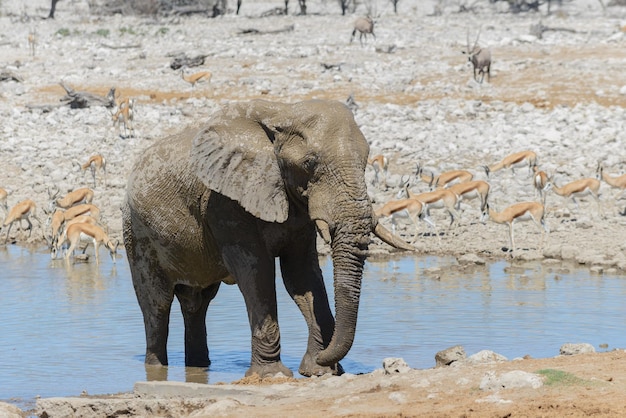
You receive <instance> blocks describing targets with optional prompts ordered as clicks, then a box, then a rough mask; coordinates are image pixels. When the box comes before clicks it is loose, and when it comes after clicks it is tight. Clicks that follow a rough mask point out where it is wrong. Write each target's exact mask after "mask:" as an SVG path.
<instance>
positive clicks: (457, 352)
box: [435, 345, 467, 367]
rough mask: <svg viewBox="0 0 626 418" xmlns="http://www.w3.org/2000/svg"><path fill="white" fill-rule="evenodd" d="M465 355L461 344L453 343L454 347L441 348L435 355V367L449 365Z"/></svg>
mask: <svg viewBox="0 0 626 418" xmlns="http://www.w3.org/2000/svg"><path fill="white" fill-rule="evenodd" d="M466 357H467V355H466V354H465V349H464V348H463V346H460V345H455V346H454V347H450V348H447V349H445V350H441V351H439V352H438V353H437V354H436V355H435V362H436V366H435V367H443V366H449V365H450V364H452V363H454V362H455V361H459V360H463V359H465V358H466Z"/></svg>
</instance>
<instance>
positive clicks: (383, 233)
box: [374, 223, 416, 251]
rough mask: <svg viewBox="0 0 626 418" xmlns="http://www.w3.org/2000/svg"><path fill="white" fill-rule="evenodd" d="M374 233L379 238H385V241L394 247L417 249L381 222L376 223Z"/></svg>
mask: <svg viewBox="0 0 626 418" xmlns="http://www.w3.org/2000/svg"><path fill="white" fill-rule="evenodd" d="M374 235H376V236H377V237H378V238H380V239H381V240H383V242H385V243H387V244H389V245H391V246H392V247H394V248H399V249H401V250H407V251H416V248H415V247H414V246H412V245H411V244H409V243H408V242H406V241H404V240H403V239H401V238H399V237H397V236H395V235H394V234H392V233H391V231H389V230H388V229H387V228H385V227H384V226H382V225H381V224H380V223H376V227H375V228H374Z"/></svg>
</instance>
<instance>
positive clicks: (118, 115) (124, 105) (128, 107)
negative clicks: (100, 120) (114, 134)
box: [111, 98, 135, 138]
mask: <svg viewBox="0 0 626 418" xmlns="http://www.w3.org/2000/svg"><path fill="white" fill-rule="evenodd" d="M120 119H121V120H122V124H123V125H124V136H122V133H121V130H122V128H121V126H120ZM111 120H113V126H116V125H117V127H118V132H119V136H120V137H122V138H128V137H129V135H128V132H130V137H131V138H134V137H135V128H134V127H133V120H135V99H131V98H126V99H124V100H121V101H120V102H119V103H118V104H117V111H115V113H113V114H112V116H111Z"/></svg>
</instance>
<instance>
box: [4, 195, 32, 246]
mask: <svg viewBox="0 0 626 418" xmlns="http://www.w3.org/2000/svg"><path fill="white" fill-rule="evenodd" d="M36 209H37V205H36V204H35V202H33V201H32V200H30V199H26V200H22V201H21V202H19V203H17V204H16V205H15V206H13V207H12V208H11V210H10V211H9V214H8V215H7V217H6V218H5V219H4V223H3V224H2V229H4V228H6V227H7V226H8V227H9V229H7V236H6V238H5V240H4V242H5V243H6V242H7V241H8V240H9V234H10V233H11V227H12V226H13V223H15V222H16V221H19V223H20V226H21V222H22V221H23V220H25V221H26V222H28V231H29V232H28V238H30V236H31V234H32V232H33V224H32V222H31V221H30V218H31V217H33V218H34V219H35V220H36V221H37V222H38V223H39V226H41V221H40V220H39V218H38V217H37V213H36Z"/></svg>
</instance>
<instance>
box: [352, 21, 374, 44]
mask: <svg viewBox="0 0 626 418" xmlns="http://www.w3.org/2000/svg"><path fill="white" fill-rule="evenodd" d="M357 32H359V42H360V43H361V46H363V38H365V40H366V41H367V35H370V34H371V35H372V36H373V37H374V40H376V34H375V33H374V20H373V19H372V18H371V17H369V16H365V17H359V18H357V20H355V21H354V29H353V30H352V36H351V37H350V43H352V41H353V40H354V37H355V36H356V33H357Z"/></svg>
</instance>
